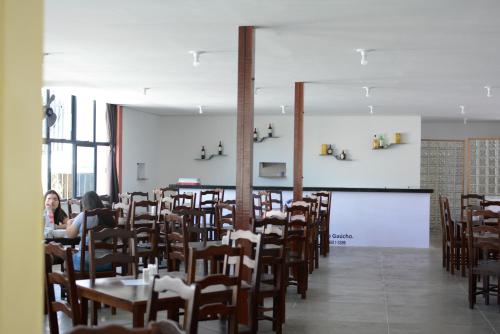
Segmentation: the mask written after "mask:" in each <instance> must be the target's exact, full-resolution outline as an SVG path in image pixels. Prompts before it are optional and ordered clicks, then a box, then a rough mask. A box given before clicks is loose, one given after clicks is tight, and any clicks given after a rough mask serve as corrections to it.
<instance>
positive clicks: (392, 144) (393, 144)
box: [372, 143, 405, 151]
mask: <svg viewBox="0 0 500 334" xmlns="http://www.w3.org/2000/svg"><path fill="white" fill-rule="evenodd" d="M404 144H405V143H399V144H398V143H389V144H387V145H386V146H384V147H379V148H372V150H373V151H379V150H386V149H388V148H391V147H393V146H397V145H404Z"/></svg>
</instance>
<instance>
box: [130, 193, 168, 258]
mask: <svg viewBox="0 0 500 334" xmlns="http://www.w3.org/2000/svg"><path fill="white" fill-rule="evenodd" d="M157 209H158V202H155V201H139V202H132V207H131V210H130V226H129V228H128V229H130V230H132V231H135V232H136V242H137V257H138V258H141V259H142V260H143V261H142V264H143V266H144V267H146V266H147V264H148V263H154V262H155V259H156V258H158V260H160V259H159V257H158V255H159V253H160V252H165V250H166V249H165V248H166V247H165V244H160V242H159V236H160V227H159V225H158V215H157V212H156V211H157Z"/></svg>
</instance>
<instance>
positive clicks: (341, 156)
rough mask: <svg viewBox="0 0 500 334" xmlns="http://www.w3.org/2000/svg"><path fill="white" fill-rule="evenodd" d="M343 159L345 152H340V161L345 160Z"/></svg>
mask: <svg viewBox="0 0 500 334" xmlns="http://www.w3.org/2000/svg"><path fill="white" fill-rule="evenodd" d="M345 158H346V155H345V151H344V150H342V153H340V160H345Z"/></svg>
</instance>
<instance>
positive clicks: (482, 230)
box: [467, 209, 500, 311]
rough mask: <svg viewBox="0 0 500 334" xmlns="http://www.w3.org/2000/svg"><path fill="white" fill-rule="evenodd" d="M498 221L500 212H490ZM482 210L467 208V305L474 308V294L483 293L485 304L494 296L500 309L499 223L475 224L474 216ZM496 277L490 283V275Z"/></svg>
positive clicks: (480, 213) (481, 213)
mask: <svg viewBox="0 0 500 334" xmlns="http://www.w3.org/2000/svg"><path fill="white" fill-rule="evenodd" d="M491 214H492V216H496V219H497V220H498V221H500V213H491ZM479 215H484V212H474V211H473V210H471V209H468V210H467V238H468V247H469V251H468V254H469V261H468V269H469V289H468V291H469V307H470V308H471V309H472V308H474V304H475V303H476V296H477V295H483V297H484V298H485V304H487V305H488V304H489V297H490V296H491V295H494V296H496V298H497V304H498V307H499V311H500V293H499V288H500V258H499V256H500V224H497V225H496V226H488V225H477V224H476V221H475V220H474V219H473V218H474V216H479ZM491 276H493V277H496V279H497V282H496V284H490V277H491ZM479 278H481V280H482V283H483V284H482V285H483V287H482V288H478V286H477V283H478V279H479Z"/></svg>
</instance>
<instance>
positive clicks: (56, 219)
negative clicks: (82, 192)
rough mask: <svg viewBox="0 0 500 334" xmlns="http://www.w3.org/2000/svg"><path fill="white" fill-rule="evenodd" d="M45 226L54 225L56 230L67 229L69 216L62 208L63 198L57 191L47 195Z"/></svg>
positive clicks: (49, 192) (48, 192) (50, 191)
mask: <svg viewBox="0 0 500 334" xmlns="http://www.w3.org/2000/svg"><path fill="white" fill-rule="evenodd" d="M44 199H45V224H46V225H47V224H54V228H57V229H62V228H66V224H67V223H68V221H69V218H68V215H67V214H66V212H64V210H63V209H62V208H61V198H60V197H59V194H58V193H57V192H56V191H55V190H49V191H47V192H46V193H45V197H44Z"/></svg>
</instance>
